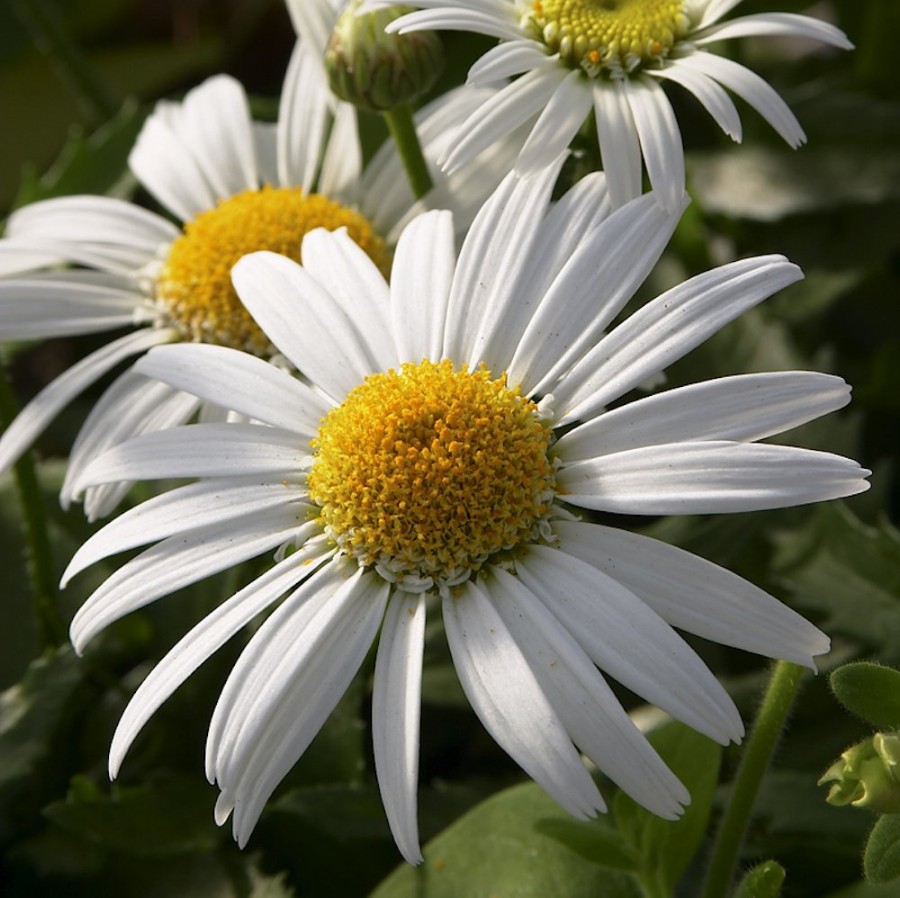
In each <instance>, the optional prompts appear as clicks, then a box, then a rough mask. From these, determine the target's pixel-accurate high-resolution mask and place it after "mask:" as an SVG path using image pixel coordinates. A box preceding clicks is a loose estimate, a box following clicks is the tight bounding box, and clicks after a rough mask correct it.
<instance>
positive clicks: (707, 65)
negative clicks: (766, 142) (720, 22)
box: [678, 50, 806, 149]
mask: <svg viewBox="0 0 900 898" xmlns="http://www.w3.org/2000/svg"><path fill="white" fill-rule="evenodd" d="M678 64H679V65H680V66H693V67H694V68H696V69H698V70H699V71H701V72H703V73H704V74H705V75H708V76H709V77H710V78H713V79H715V80H716V81H718V82H720V83H721V84H723V85H724V86H725V87H727V88H728V89H729V90H731V91H734V93H736V94H737V95H738V96H739V97H741V98H743V99H744V100H745V101H746V102H747V103H749V104H750V105H751V106H752V107H753V108H754V109H755V110H756V111H757V112H758V113H759V114H760V115H761V116H762V117H763V118H764V119H765V120H766V121H767V122H768V123H769V124H770V125H771V126H772V127H773V128H774V129H775V130H776V131H777V132H778V133H779V134H780V135H781V136H782V137H783V138H784V139H785V140H786V141H787V142H788V144H790V146H792V147H794V148H795V149H796V148H797V147H798V146H800V144H802V143H805V142H806V135H805V134H804V133H803V128H801V127H800V123H799V122H798V121H797V118H796V116H795V115H794V113H793V112H791V110H790V109H789V108H788V105H787V103H785V102H784V100H782V99H781V97H780V96H778V94H777V93H776V92H775V90H774V89H773V88H772V87H771V86H770V85H769V84H768V83H767V82H766V81H764V80H763V79H762V78H760V77H759V75H757V74H756V73H755V72H751V71H750V69H748V68H745V67H744V66H742V65H739V64H738V63H736V62H733V61H732V60H730V59H725V58H724V57H722V56H716V55H715V54H714V53H708V52H706V51H705V50H699V51H697V52H696V53H692V54H691V55H690V56H685V57H684V58H682V59H679V60H678Z"/></svg>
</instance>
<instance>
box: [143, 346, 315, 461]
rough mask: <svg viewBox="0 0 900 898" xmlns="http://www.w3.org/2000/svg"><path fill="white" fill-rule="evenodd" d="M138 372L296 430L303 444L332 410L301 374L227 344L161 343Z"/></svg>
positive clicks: (274, 423) (217, 403) (271, 422)
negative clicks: (285, 369) (298, 375)
mask: <svg viewBox="0 0 900 898" xmlns="http://www.w3.org/2000/svg"><path fill="white" fill-rule="evenodd" d="M173 350H174V351H173ZM134 370H135V371H136V372H137V373H138V374H143V375H145V376H147V377H155V378H158V379H159V380H161V381H164V382H165V383H167V384H169V385H170V386H173V387H177V388H178V389H179V390H184V391H185V392H187V393H192V394H194V395H195V396H199V397H200V398H201V399H205V400H206V401H207V402H212V403H215V404H216V405H218V406H221V407H222V408H227V409H230V410H231V411H234V412H239V413H240V414H242V415H246V416H247V417H249V418H253V419H255V420H257V421H262V422H264V423H265V424H272V425H274V426H276V427H281V428H283V429H285V430H293V431H295V432H296V433H297V434H298V443H299V442H301V441H302V442H309V440H311V439H312V438H313V437H314V436H315V435H316V432H317V431H318V429H319V422H320V421H321V419H322V417H323V416H324V415H326V414H327V413H328V409H329V407H328V405H327V404H326V403H325V402H324V400H323V399H322V398H321V397H320V396H319V395H318V394H317V393H315V392H314V391H313V390H311V389H310V388H309V387H307V386H306V385H305V384H303V383H301V382H300V381H298V380H297V379H296V378H294V377H291V376H290V375H289V374H286V373H285V372H284V371H281V370H279V369H278V368H276V367H275V366H274V365H271V364H269V363H268V362H264V361H262V359H258V358H256V357H255V356H252V355H250V354H249V353H246V352H240V351H239V350H237V349H229V348H228V347H226V346H214V345H212V344H208V343H179V344H176V345H172V346H158V347H157V348H156V349H154V350H152V351H151V352H148V353H147V355H145V356H144V357H143V358H142V359H140V360H139V361H138V363H137V364H136V365H135V367H134Z"/></svg>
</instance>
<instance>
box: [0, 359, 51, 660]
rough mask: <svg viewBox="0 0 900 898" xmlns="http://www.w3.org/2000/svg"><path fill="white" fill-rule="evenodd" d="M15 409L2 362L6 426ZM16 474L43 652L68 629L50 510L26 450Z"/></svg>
mask: <svg viewBox="0 0 900 898" xmlns="http://www.w3.org/2000/svg"><path fill="white" fill-rule="evenodd" d="M16 411H17V409H16V401H15V398H14V397H13V393H12V390H11V389H10V386H9V380H8V379H7V377H6V369H5V367H4V366H3V365H0V421H2V424H3V426H4V427H7V426H9V424H10V422H11V421H12V420H13V418H15V416H16ZM13 473H14V475H15V481H16V489H17V492H18V494H19V505H20V507H21V509H22V533H23V536H24V539H25V547H26V553H27V564H28V577H29V580H30V581H31V597H32V598H31V600H32V604H33V607H34V618H35V624H36V626H37V634H38V642H39V644H40V647H41V650H42V651H43V650H47V649H52V648H56V647H57V646H59V645H62V643H63V642H64V641H65V632H66V628H65V625H64V624H63V621H62V618H61V617H60V614H59V609H58V607H57V590H56V581H55V579H54V576H53V559H52V554H51V552H50V539H49V536H48V534H47V513H46V510H45V508H44V497H43V496H42V495H41V488H40V485H39V484H38V479H37V474H36V473H35V470H34V463H33V462H32V459H31V454H30V453H28V452H26V453H25V454H23V455H22V457H21V458H20V459H19V460H18V461H17V462H16V464H15V466H14V468H13Z"/></svg>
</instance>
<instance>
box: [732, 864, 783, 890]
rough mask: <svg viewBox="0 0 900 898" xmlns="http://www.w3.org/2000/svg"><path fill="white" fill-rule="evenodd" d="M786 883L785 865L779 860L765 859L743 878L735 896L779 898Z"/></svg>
mask: <svg viewBox="0 0 900 898" xmlns="http://www.w3.org/2000/svg"><path fill="white" fill-rule="evenodd" d="M783 884H784V867H782V866H781V864H779V863H778V862H777V861H763V863H761V864H757V865H756V866H755V867H754V868H753V869H752V870H750V871H749V872H748V873H747V875H746V876H744V878H743V879H742V880H741V882H740V885H739V886H738V889H737V892H736V893H735V896H734V898H778V896H779V895H780V894H781V887H782V885H783Z"/></svg>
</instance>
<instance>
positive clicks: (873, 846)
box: [863, 814, 900, 883]
mask: <svg viewBox="0 0 900 898" xmlns="http://www.w3.org/2000/svg"><path fill="white" fill-rule="evenodd" d="M863 871H864V872H865V874H866V879H867V880H869V882H874V883H882V882H891V881H892V880H895V879H897V878H898V877H900V814H885V815H884V816H883V817H881V818H879V820H878V822H877V823H876V824H875V826H874V828H873V829H872V832H871V834H870V835H869V841H868V842H867V843H866V848H865V851H864V852H863Z"/></svg>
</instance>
